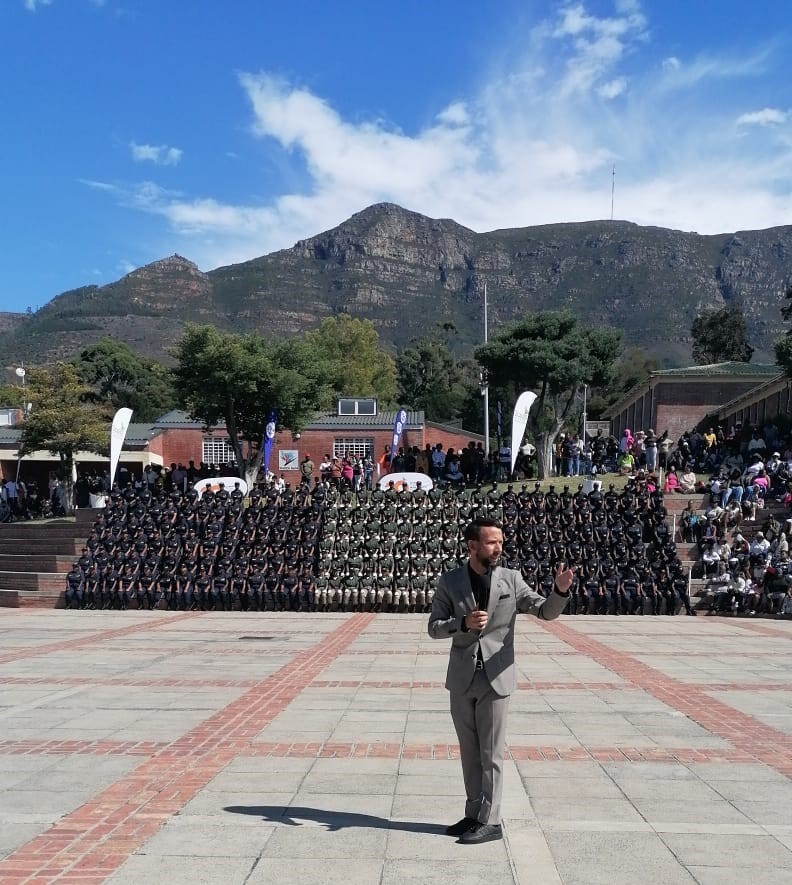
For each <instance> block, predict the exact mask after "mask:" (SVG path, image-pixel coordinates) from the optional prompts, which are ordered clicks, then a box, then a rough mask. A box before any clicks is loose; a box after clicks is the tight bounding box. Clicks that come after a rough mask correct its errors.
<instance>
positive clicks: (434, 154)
mask: <svg viewBox="0 0 792 885" xmlns="http://www.w3.org/2000/svg"><path fill="white" fill-rule="evenodd" d="M614 8H615V9H616V12H617V15H615V16H614V17H611V18H598V17H596V16H594V15H592V14H590V13H589V12H588V11H587V7H586V6H584V5H583V4H582V3H577V4H574V5H566V6H564V7H563V9H562V11H561V13H560V15H559V16H558V17H557V18H555V19H554V20H553V21H551V22H548V23H545V25H543V26H542V27H538V28H536V29H535V30H534V32H533V33H532V38H533V39H532V41H531V48H530V51H527V52H526V54H525V56H524V57H522V58H520V59H517V60H512V64H511V66H510V68H509V69H508V70H500V69H499V73H498V76H497V77H492V78H490V79H489V81H488V82H486V83H483V84H482V85H481V88H480V90H479V91H478V92H477V93H475V94H470V95H466V96H458V97H457V98H456V99H455V100H454V101H451V102H449V103H447V104H446V105H445V106H443V107H440V108H439V109H438V110H437V112H436V115H435V117H434V119H432V120H431V121H429V122H428V123H427V124H426V125H425V126H424V127H423V128H420V129H417V130H415V131H412V132H406V131H403V130H401V129H399V128H398V127H397V126H393V125H388V124H387V123H384V122H382V121H381V120H378V119H369V120H366V119H364V120H362V121H360V120H358V119H356V120H355V121H354V122H353V121H352V120H351V119H348V118H345V117H344V116H342V115H341V114H340V113H339V111H338V110H336V108H334V107H333V105H332V104H331V102H329V101H328V100H326V99H325V98H323V97H321V96H320V95H317V94H315V93H314V92H313V91H311V90H309V89H307V88H305V87H304V86H300V85H297V84H294V83H292V82H289V81H286V80H283V79H281V78H278V77H276V76H274V75H271V74H269V73H266V72H264V73H245V74H242V75H241V76H240V78H239V82H240V86H241V88H242V89H243V90H244V92H245V94H246V96H247V98H248V99H249V102H250V106H251V109H252V120H251V131H252V133H253V135H254V136H255V138H256V139H257V140H259V141H260V142H261V144H262V145H263V146H264V147H266V149H267V150H268V151H271V152H276V153H277V152H284V153H287V154H288V155H290V158H291V162H292V163H293V164H299V165H301V166H302V167H303V169H304V173H305V183H304V185H303V186H302V187H301V188H300V189H299V190H298V189H292V190H291V191H289V190H287V189H285V188H284V189H282V190H281V191H280V192H277V193H275V194H274V196H272V197H271V198H269V199H264V200H262V201H260V202H255V201H250V202H249V203H248V204H242V205H239V204H233V203H229V202H225V201H224V200H223V199H222V196H221V195H218V194H212V193H211V192H207V193H204V194H200V195H194V194H185V193H179V192H174V191H167V190H164V189H163V188H161V187H159V186H158V185H156V184H154V183H152V182H142V183H139V184H137V185H135V186H131V185H123V186H122V185H118V184H108V183H105V182H99V181H86V182H85V183H86V185H88V186H90V187H92V188H94V189H97V190H104V191H106V192H108V193H111V194H113V196H114V198H115V199H116V200H117V201H119V202H121V203H122V204H123V205H125V206H129V207H134V208H136V209H138V210H142V211H145V212H148V213H152V214H155V215H157V216H160V217H162V218H163V219H165V220H166V221H167V223H168V225H169V228H170V230H171V232H172V242H169V243H168V244H167V250H168V251H179V252H181V253H182V254H185V255H188V256H189V257H190V258H192V259H193V260H195V261H196V262H197V263H198V264H199V266H201V267H203V268H209V267H213V266H217V265H220V264H230V263H233V262H236V261H242V260H245V259H249V258H253V257H256V256H259V255H262V254H265V253H267V252H270V251H273V250H275V249H279V248H284V247H288V246H290V245H292V244H293V243H294V242H295V241H296V240H298V239H302V238H304V237H308V236H311V235H313V234H316V233H318V232H320V231H322V230H325V229H328V228H330V227H333V226H335V225H336V224H338V223H340V222H341V221H343V220H345V219H346V218H347V217H349V216H350V215H351V214H353V213H355V212H357V211H359V210H361V209H362V208H364V207H366V206H368V205H370V204H371V203H376V202H382V201H388V202H394V203H398V204H400V205H402V206H405V207H406V208H408V209H413V210H415V211H418V212H422V213H424V214H426V215H429V216H433V217H440V218H454V219H455V220H457V221H459V222H460V223H461V224H464V225H467V226H468V227H471V228H473V229H474V230H480V231H482V230H491V229H494V228H504V227H522V226H528V225H533V224H546V223H552V222H564V221H584V220H590V219H602V218H607V217H609V215H610V196H611V168H612V164H614V163H615V164H616V168H617V179H616V202H615V215H616V217H617V218H626V219H629V220H631V221H635V222H637V223H639V224H653V225H660V226H666V227H672V228H681V229H686V230H697V231H699V232H701V233H717V232H723V231H728V230H738V229H749V228H761V227H768V226H771V225H774V224H782V223H788V220H789V218H790V217H792V171H791V170H792V145H790V144H789V143H786V144H783V143H779V144H777V145H775V144H774V145H772V146H770V147H768V145H767V139H766V138H764V139H761V140H760V138H759V137H758V136H759V135H761V133H758V132H755V130H754V129H753V128H752V126H751V125H749V124H759V123H765V124H769V123H771V122H778V123H780V122H782V121H781V120H780V119H776V120H773V119H770V118H771V117H772V115H773V114H785V113H786V112H783V111H776V110H774V109H773V108H765V109H764V110H763V111H756V112H753V114H744V115H743V117H742V118H740V119H741V120H742V124H741V126H740V127H739V131H737V130H735V125H734V118H735V113H734V95H733V92H732V90H733V88H735V87H736V86H738V85H740V84H741V83H742V81H743V80H745V81H746V82H748V83H750V84H752V83H753V82H754V81H753V79H749V78H754V77H756V76H757V73H758V72H759V71H760V70H761V69H762V68H763V67H764V66H766V65H767V64H768V59H769V54H768V52H767V51H766V50H764V49H761V48H759V49H757V50H756V51H755V52H754V53H753V54H751V53H746V54H744V55H743V56H742V57H741V58H738V57H737V56H736V55H734V56H731V55H730V54H729V52H728V50H726V51H725V52H724V55H723V56H722V57H721V56H706V57H705V56H700V57H698V58H695V59H692V60H686V59H683V58H679V57H676V56H672V57H667V58H666V59H665V60H664V61H663V62H662V63H658V62H657V61H656V60H655V58H654V57H653V59H652V61H651V62H649V63H647V64H646V65H645V66H644V68H643V73H640V71H639V69H640V65H635V64H632V63H631V64H630V65H627V64H625V57H626V56H627V55H631V54H632V53H635V52H639V51H640V49H641V47H642V46H643V45H644V44H645V41H646V40H647V33H648V26H647V23H646V21H645V20H644V17H643V15H642V13H641V11H640V7H639V6H638V4H637V3H635V2H632V0H621V2H617V4H616V5H615V7H614ZM661 68H662V70H661ZM573 74H574V76H573ZM725 78H729V80H728V83H726V86H727V88H726V89H723V91H722V92H720V93H719V92H718V90H717V89H714V88H713V87H714V86H716V85H717V84H718V82H719V81H721V80H724V79H725ZM573 83H574V84H576V85H575V88H574V89H573V88H572V84H573ZM578 87H579V88H578ZM628 87H629V88H628ZM669 90H672V94H671V96H670V95H669ZM617 96H618V97H619V101H618V102H614V101H613V99H614V98H616V97H617ZM670 99H673V100H670ZM682 99H684V100H682ZM756 115H764V116H763V118H762V119H760V118H759V117H756ZM754 136H757V137H756V138H755V137H754ZM139 147H142V148H145V149H147V150H148V151H151V152H154V154H155V156H156V157H157V158H161V157H162V156H164V155H166V154H161V153H160V152H163V151H167V150H170V149H168V148H166V147H164V146H163V147H154V148H152V147H151V146H146V145H143V146H139ZM141 159H145V160H148V161H151V162H156V160H155V159H154V158H153V157H152V156H145V157H142V158H141ZM726 183H727V184H726ZM259 190H260V185H259V183H258V182H252V183H251V187H250V191H251V192H257V191H259ZM160 245H162V244H160ZM163 251H165V249H164V248H163Z"/></svg>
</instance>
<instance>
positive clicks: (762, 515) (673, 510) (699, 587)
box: [665, 494, 787, 608]
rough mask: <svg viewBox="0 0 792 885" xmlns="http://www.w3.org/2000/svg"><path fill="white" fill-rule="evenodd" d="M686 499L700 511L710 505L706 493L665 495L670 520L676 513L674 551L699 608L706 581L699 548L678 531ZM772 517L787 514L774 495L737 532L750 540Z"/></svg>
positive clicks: (777, 517)
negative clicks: (675, 548) (702, 571)
mask: <svg viewBox="0 0 792 885" xmlns="http://www.w3.org/2000/svg"><path fill="white" fill-rule="evenodd" d="M688 501H693V503H694V505H695V507H696V512H697V513H699V514H703V513H705V512H706V511H707V510H708V509H709V506H710V504H709V495H708V494H706V495H675V496H673V497H672V496H671V495H666V497H665V505H666V509H667V510H668V519H669V522H670V521H671V520H672V519H673V517H674V516H676V523H677V530H676V533H675V535H674V540H675V541H676V542H677V553H678V556H679V559H680V561H681V562H682V565H683V566H684V568H685V571H686V572H687V573H688V574H690V575H691V578H690V603H691V605H692V606H693V608H700V607H703V605H704V599H705V595H706V588H707V581H706V579H705V578H704V576H703V574H702V573H701V567H700V564H699V548H698V545H697V544H689V543H687V542H685V541H683V540H682V536H681V533H680V531H679V516H680V514H681V513H682V511H683V510H684V509H685V507H686V505H687V502H688ZM771 516H775V518H776V519H777V520H778V521H779V522H783V521H784V520H785V519H786V517H787V511H786V509H785V508H784V507H782V506H781V505H780V504H778V503H777V502H776V501H775V500H774V499H773V498H769V499H768V500H767V501H766V506H765V508H764V509H763V510H760V511H758V512H757V517H756V522H746V521H745V520H743V521H742V523H741V524H740V533H741V534H742V535H743V537H744V538H745V539H746V540H747V541H748V542H749V543H750V542H751V540H752V539H753V537H754V535H756V533H757V532H760V531H762V526H764V524H765V523H766V522H767V520H768V519H769V518H770V517H771Z"/></svg>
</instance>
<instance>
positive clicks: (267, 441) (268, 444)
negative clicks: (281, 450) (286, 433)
mask: <svg viewBox="0 0 792 885" xmlns="http://www.w3.org/2000/svg"><path fill="white" fill-rule="evenodd" d="M277 419H278V413H277V412H276V411H275V409H270V413H269V415H268V417H267V426H266V427H265V428H264V459H263V464H264V475H265V476H266V475H267V474H268V473H269V464H270V458H271V457H272V443H273V441H274V440H275V422H276V421H277Z"/></svg>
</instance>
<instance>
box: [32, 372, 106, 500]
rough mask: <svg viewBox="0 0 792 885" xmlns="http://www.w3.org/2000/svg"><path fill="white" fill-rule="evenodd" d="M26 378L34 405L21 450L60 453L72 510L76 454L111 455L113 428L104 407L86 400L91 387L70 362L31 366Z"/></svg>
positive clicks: (66, 493) (65, 487)
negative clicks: (106, 418) (85, 452)
mask: <svg viewBox="0 0 792 885" xmlns="http://www.w3.org/2000/svg"><path fill="white" fill-rule="evenodd" d="M26 380H27V385H26V388H25V394H26V398H27V400H28V402H30V403H31V404H32V405H31V410H30V414H29V415H28V416H27V418H26V419H25V423H24V425H23V426H22V437H21V440H20V443H19V451H20V454H21V455H23V456H24V455H30V454H31V453H32V452H37V451H41V450H45V451H48V452H51V453H52V454H53V455H57V456H58V458H59V459H60V468H61V469H60V472H61V475H62V477H63V484H64V492H65V498H66V508H67V510H70V509H71V501H72V472H73V469H74V456H75V455H76V454H77V452H82V451H88V452H96V453H97V454H100V455H107V454H108V450H109V440H110V428H109V426H108V424H107V421H106V420H105V419H104V417H103V416H102V415H101V413H100V411H99V410H98V409H97V408H96V407H95V406H91V405H89V404H87V403H86V402H85V398H86V396H87V395H88V394H89V393H90V391H89V390H88V388H87V387H86V386H85V384H83V382H82V381H81V380H80V378H79V376H78V374H77V370H76V369H75V368H74V366H73V365H71V364H70V363H57V364H56V365H55V366H54V367H53V368H51V369H41V368H34V369H30V370H28V373H27V379H26Z"/></svg>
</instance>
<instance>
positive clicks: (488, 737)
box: [450, 669, 509, 824]
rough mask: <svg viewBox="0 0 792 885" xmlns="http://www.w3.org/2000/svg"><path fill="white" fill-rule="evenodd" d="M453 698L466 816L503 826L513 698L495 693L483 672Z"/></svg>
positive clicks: (452, 695) (477, 671) (453, 694)
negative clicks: (506, 747)
mask: <svg viewBox="0 0 792 885" xmlns="http://www.w3.org/2000/svg"><path fill="white" fill-rule="evenodd" d="M450 698H451V718H452V720H453V722H454V728H455V729H456V733H457V738H458V739H459V753H460V757H461V761H462V778H463V780H464V782H465V796H466V801H465V817H472V818H475V819H476V820H478V821H479V822H480V823H483V824H487V823H493V824H499V823H500V813H501V810H500V806H501V796H502V795H503V748H504V744H505V742H506V714H507V713H508V710H509V697H508V695H507V696H506V697H503V696H501V695H499V694H496V692H495V691H493V688H492V686H491V685H490V682H489V679H487V674H486V672H485V671H484V670H483V669H482V670H476V673H475V676H474V677H473V681H472V682H471V683H470V685H469V686H468V688H467V689H466V690H465V691H451V692H450Z"/></svg>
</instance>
